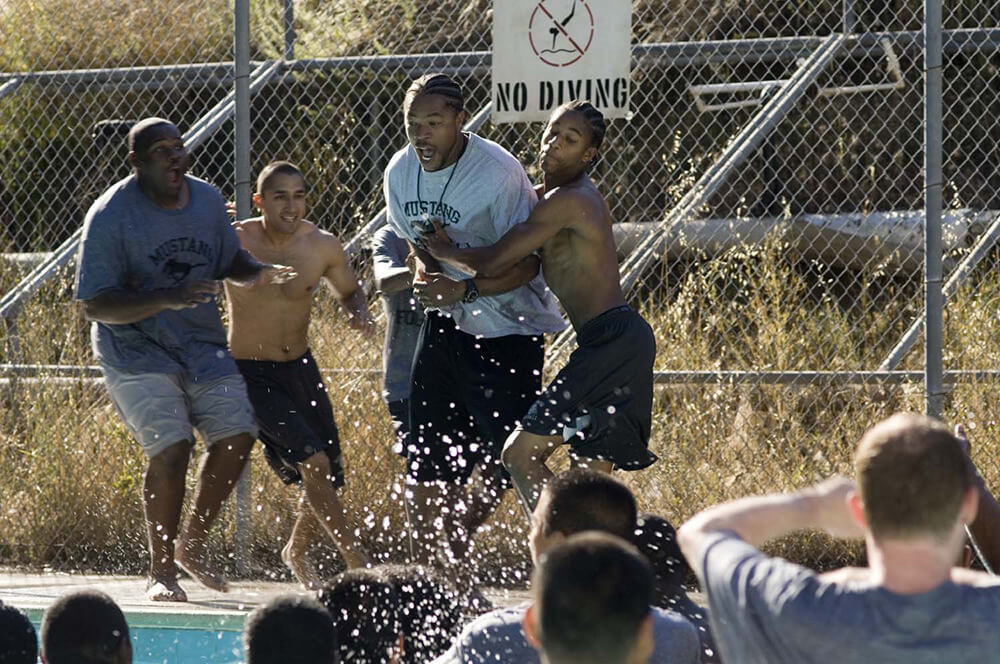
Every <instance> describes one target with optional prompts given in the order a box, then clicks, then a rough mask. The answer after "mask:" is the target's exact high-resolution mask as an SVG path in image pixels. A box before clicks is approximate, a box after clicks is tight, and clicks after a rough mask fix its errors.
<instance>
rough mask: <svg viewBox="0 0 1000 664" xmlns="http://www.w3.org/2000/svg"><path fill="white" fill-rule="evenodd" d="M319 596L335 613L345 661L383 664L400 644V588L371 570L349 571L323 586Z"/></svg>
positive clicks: (339, 647)
mask: <svg viewBox="0 0 1000 664" xmlns="http://www.w3.org/2000/svg"><path fill="white" fill-rule="evenodd" d="M317 597H318V599H319V601H320V603H321V604H323V606H325V607H326V608H327V610H328V611H329V612H330V615H331V616H333V624H334V627H335V630H336V633H337V650H338V652H339V654H340V660H341V661H342V662H351V664H383V663H384V662H388V661H390V658H391V657H392V655H393V654H394V653H395V652H396V648H397V645H398V643H399V635H400V627H399V622H398V619H397V611H396V605H397V598H396V591H395V589H394V588H393V587H392V584H391V583H390V582H389V581H388V580H387V579H385V578H383V577H382V576H381V575H380V574H379V573H378V572H377V571H375V570H371V569H355V570H349V571H347V572H344V573H342V574H339V575H337V577H335V578H334V579H333V580H332V581H331V582H330V583H328V584H327V585H326V586H324V587H323V588H321V589H320V590H319V592H318V593H317Z"/></svg>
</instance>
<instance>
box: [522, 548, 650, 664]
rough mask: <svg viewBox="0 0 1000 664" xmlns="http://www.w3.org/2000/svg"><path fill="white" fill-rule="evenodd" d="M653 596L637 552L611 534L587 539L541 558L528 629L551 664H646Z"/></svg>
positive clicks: (644, 563) (647, 571)
mask: <svg viewBox="0 0 1000 664" xmlns="http://www.w3.org/2000/svg"><path fill="white" fill-rule="evenodd" d="M652 588H653V572H652V570H651V569H650V566H649V562H647V561H646V559H645V558H643V557H642V555H641V554H640V553H639V552H638V551H637V550H636V549H635V547H633V546H632V545H631V544H629V543H628V542H626V541H624V540H622V539H620V538H617V537H614V536H612V535H608V534H606V533H580V534H578V535H574V536H572V537H570V538H568V539H567V540H566V541H565V542H563V543H561V544H559V545H558V546H556V547H554V548H553V549H552V550H551V551H549V553H548V554H546V555H545V556H544V557H543V558H542V561H541V564H540V565H539V566H538V568H537V569H536V571H535V576H534V579H533V581H532V592H533V595H534V604H533V606H532V608H531V609H530V610H529V612H528V614H527V616H526V617H525V623H526V624H525V628H526V629H527V630H529V632H533V636H534V639H533V640H534V641H536V643H537V645H538V646H540V651H541V652H542V654H543V656H544V658H545V659H546V660H547V661H548V662H550V663H551V664H562V663H564V662H565V663H568V662H573V663H574V664H598V663H599V664H613V663H616V662H634V661H639V662H645V661H646V659H647V658H648V657H649V654H650V653H651V651H652V631H651V630H652V620H651V617H650V615H651V614H650V610H649V606H650V602H651V600H652V597H653V594H652ZM529 621H530V623H531V624H530V625H529V624H527V623H528V622H529Z"/></svg>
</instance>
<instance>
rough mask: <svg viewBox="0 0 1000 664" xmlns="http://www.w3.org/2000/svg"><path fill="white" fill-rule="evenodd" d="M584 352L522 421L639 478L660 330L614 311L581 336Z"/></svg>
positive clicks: (649, 459)
mask: <svg viewBox="0 0 1000 664" xmlns="http://www.w3.org/2000/svg"><path fill="white" fill-rule="evenodd" d="M576 337H577V343H578V344H579V347H578V348H577V349H576V350H574V351H573V353H572V355H570V357H569V362H568V363H567V364H566V366H565V367H563V368H562V370H561V371H560V372H559V373H558V374H557V375H556V377H555V378H554V379H553V380H552V382H551V383H550V384H549V386H548V387H547V388H545V392H544V394H542V396H541V397H539V398H538V400H537V401H535V403H534V404H532V406H531V409H530V410H529V411H528V414H527V415H525V416H524V417H523V418H522V420H521V428H522V429H523V430H525V431H527V432H529V433H533V434H537V435H540V436H562V438H563V440H564V441H566V442H568V443H569V444H570V447H571V448H572V449H573V452H574V453H575V454H577V455H579V456H582V457H586V458H588V459H603V460H606V461H613V462H614V464H615V466H616V467H617V468H621V469H622V470H639V469H641V468H645V467H647V466H649V465H651V464H652V463H653V462H654V461H656V455H655V454H653V453H652V452H650V451H649V450H648V449H647V446H648V445H649V429H650V423H651V420H652V409H653V359H654V358H655V357H656V340H655V339H654V338H653V330H652V328H650V327H649V324H648V323H647V322H646V321H645V320H643V318H642V316H640V315H639V314H638V313H636V312H635V311H634V310H633V309H632V308H631V307H629V306H622V307H616V308H614V309H609V310H608V311H605V312H604V313H603V314H601V315H599V316H597V317H595V318H592V319H591V320H589V321H588V322H587V323H586V324H584V326H583V327H582V328H580V330H579V331H578V332H577V335H576Z"/></svg>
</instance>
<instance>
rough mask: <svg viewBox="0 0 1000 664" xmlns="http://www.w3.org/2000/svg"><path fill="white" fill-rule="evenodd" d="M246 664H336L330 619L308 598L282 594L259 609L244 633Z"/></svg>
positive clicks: (249, 618) (335, 651) (249, 621)
mask: <svg viewBox="0 0 1000 664" xmlns="http://www.w3.org/2000/svg"><path fill="white" fill-rule="evenodd" d="M243 647H244V650H245V651H246V661H247V664H336V662H337V661H338V659H337V639H336V634H335V633H334V627H333V618H331V617H330V612H329V611H327V610H326V608H325V607H324V606H323V605H322V604H320V603H319V602H317V601H316V600H315V599H313V598H311V597H301V596H299V595H281V596H279V597H275V598H274V599H272V600H271V601H269V602H267V603H266V604H264V605H263V606H260V607H258V608H257V609H255V610H254V611H253V613H251V614H250V616H249V617H248V618H247V623H246V627H245V628H244V630H243Z"/></svg>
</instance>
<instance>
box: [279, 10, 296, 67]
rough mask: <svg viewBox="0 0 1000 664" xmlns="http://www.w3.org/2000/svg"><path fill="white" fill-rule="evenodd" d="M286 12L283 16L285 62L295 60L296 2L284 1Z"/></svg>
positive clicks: (283, 12)
mask: <svg viewBox="0 0 1000 664" xmlns="http://www.w3.org/2000/svg"><path fill="white" fill-rule="evenodd" d="M284 3H285V5H284V10H283V11H282V14H281V20H282V25H283V27H284V35H285V50H284V55H283V56H282V57H284V59H285V60H294V59H295V0H284Z"/></svg>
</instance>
